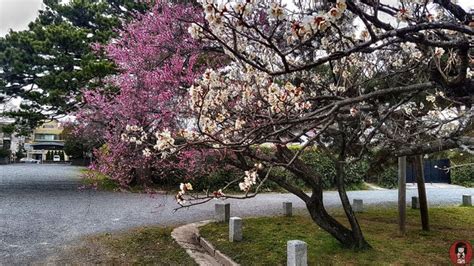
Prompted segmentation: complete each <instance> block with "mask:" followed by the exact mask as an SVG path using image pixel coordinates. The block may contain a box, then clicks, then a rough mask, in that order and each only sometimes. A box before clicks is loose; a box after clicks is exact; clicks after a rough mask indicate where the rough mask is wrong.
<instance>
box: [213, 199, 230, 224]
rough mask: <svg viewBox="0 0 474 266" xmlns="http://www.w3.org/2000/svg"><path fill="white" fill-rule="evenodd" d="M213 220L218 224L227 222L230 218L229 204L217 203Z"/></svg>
mask: <svg viewBox="0 0 474 266" xmlns="http://www.w3.org/2000/svg"><path fill="white" fill-rule="evenodd" d="M215 216H216V217H215V219H216V220H217V221H218V222H224V223H227V222H229V218H230V203H217V204H216V215H215Z"/></svg>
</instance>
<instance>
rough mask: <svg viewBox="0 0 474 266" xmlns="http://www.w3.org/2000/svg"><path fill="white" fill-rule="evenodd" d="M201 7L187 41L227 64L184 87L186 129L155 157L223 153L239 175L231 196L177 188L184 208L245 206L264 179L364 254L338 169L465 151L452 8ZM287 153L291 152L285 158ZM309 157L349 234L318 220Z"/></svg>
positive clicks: (460, 34) (468, 42)
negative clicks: (366, 160) (319, 164)
mask: <svg viewBox="0 0 474 266" xmlns="http://www.w3.org/2000/svg"><path fill="white" fill-rule="evenodd" d="M200 3H201V4H202V8H203V12H204V14H205V19H206V20H205V21H204V22H203V21H194V22H193V23H192V24H191V26H190V28H189V32H190V34H191V35H192V36H193V37H194V38H195V39H197V40H201V41H202V42H203V43H212V44H214V45H215V46H217V47H220V48H221V49H222V50H223V51H224V52H225V53H226V54H227V55H228V56H229V57H230V58H231V59H232V62H231V63H230V64H229V65H227V66H226V67H221V68H216V69H208V70H207V71H206V72H205V73H204V74H203V76H202V77H200V78H198V79H196V80H195V82H194V84H193V85H192V86H191V87H190V88H189V94H190V97H191V100H190V104H189V107H190V110H191V112H192V113H193V114H194V118H195V119H194V120H193V122H195V123H194V126H193V127H191V126H189V125H188V126H187V127H186V128H185V129H186V130H185V131H183V132H180V134H174V133H173V132H167V131H163V132H162V133H160V134H162V135H159V136H158V139H159V141H160V142H162V143H163V145H161V146H160V147H157V150H159V149H161V154H164V155H165V156H166V154H167V153H177V152H178V153H179V151H180V150H181V149H184V148H185V147H187V146H189V145H191V146H193V145H200V146H203V145H205V146H208V147H212V148H213V149H217V150H226V151H232V156H233V159H234V160H233V161H232V163H233V164H235V165H236V166H238V167H240V168H241V169H244V170H246V172H245V176H243V177H242V178H241V179H239V180H236V181H235V182H234V183H233V184H235V185H237V184H238V186H239V187H240V189H241V190H242V191H243V192H244V195H241V196H231V195H226V194H224V192H225V191H224V190H223V189H221V190H217V193H213V194H206V195H201V196H199V195H196V194H192V193H190V190H191V189H192V186H191V185H190V184H188V185H185V184H184V185H183V186H182V187H181V191H180V192H179V194H178V196H177V198H178V201H179V203H180V204H181V205H182V206H183V207H187V206H192V205H193V204H200V203H202V202H206V201H208V200H210V199H212V198H216V197H220V198H250V197H253V196H255V195H256V194H257V193H258V191H259V188H260V187H261V185H262V184H263V183H264V182H265V181H266V180H272V181H273V182H275V183H277V184H278V185H280V186H281V187H282V188H284V189H286V190H287V191H289V192H291V193H293V194H295V195H296V196H298V197H299V198H300V199H301V200H303V201H304V202H305V204H306V206H307V209H308V211H309V213H310V215H311V217H312V219H313V220H314V222H315V223H317V224H318V225H319V226H320V227H321V228H322V229H324V230H326V231H327V232H329V233H330V234H331V235H332V236H334V237H335V238H336V239H337V240H338V241H339V242H340V243H341V244H342V245H343V246H346V247H350V248H357V249H364V248H368V247H370V245H369V244H368V243H367V241H366V240H365V238H364V236H363V234H362V231H361V229H360V226H359V223H358V221H357V218H356V216H355V214H354V212H353V211H352V208H351V205H350V202H349V199H348V197H347V194H346V191H345V186H344V178H345V175H346V172H345V168H346V166H347V165H348V164H350V163H353V162H355V161H357V160H360V159H361V158H363V156H365V155H366V154H368V153H373V152H377V153H384V154H387V155H391V156H404V155H415V154H424V153H430V152H434V151H439V150H443V149H449V148H457V147H459V148H462V149H464V150H466V151H468V152H472V151H473V144H474V140H473V138H472V137H468V135H467V133H468V132H470V131H472V125H473V123H472V116H473V113H474V112H473V109H472V108H473V107H472V99H473V87H474V82H473V80H472V71H471V69H472V67H473V61H472V59H471V58H472V49H473V47H472V38H473V35H474V30H473V28H472V26H473V22H472V15H470V14H469V13H468V12H466V10H464V9H463V8H462V7H461V6H459V5H456V4H453V3H451V2H449V1H441V0H434V1H431V0H426V1H416V0H415V1H405V0H403V1H400V2H398V3H397V4H395V5H391V4H384V3H381V2H378V1H375V2H374V1H369V0H360V1H357V2H356V1H353V0H336V1H295V2H294V3H288V4H287V5H286V6H285V5H283V4H281V3H280V2H277V1H254V0H249V1H213V0H205V1H201V2H200ZM189 21H191V20H189ZM140 134H141V133H140ZM138 135H139V134H137V133H136V132H132V133H130V134H127V135H126V136H125V140H126V141H128V140H129V139H130V138H136V137H138ZM178 138H179V139H182V138H185V141H184V142H182V143H177V142H175V139H178ZM293 143H298V144H299V146H300V148H299V149H298V150H296V151H295V150H291V149H289V148H288V145H289V144H293ZM262 145H266V146H268V145H270V146H272V147H273V149H271V150H270V151H268V149H266V150H264V149H263V148H262ZM308 148H316V149H320V150H323V151H325V152H326V153H327V154H328V155H329V156H330V157H331V158H332V160H333V162H334V165H335V167H336V170H337V171H336V172H337V175H336V180H335V181H336V184H337V189H338V192H339V196H340V199H341V202H342V206H343V208H344V211H345V214H346V216H347V219H348V221H349V227H347V226H345V225H343V224H342V223H340V222H339V221H337V220H336V219H334V218H333V217H332V216H331V215H330V214H329V213H328V212H327V211H326V208H325V206H324V203H323V191H322V174H321V173H317V172H314V171H312V169H311V168H310V167H309V166H308V165H306V164H305V163H304V162H303V161H302V160H301V159H300V158H299V156H300V155H301V154H302V153H304V152H305V150H306V149H308ZM146 149H150V148H148V147H146V148H144V150H146ZM275 168H285V169H286V170H288V171H289V172H291V173H292V174H293V175H294V178H295V179H298V180H300V181H302V182H304V183H305V184H306V185H307V186H308V187H310V188H311V189H312V191H311V193H310V194H307V193H305V192H304V191H303V190H302V189H301V188H300V187H298V186H295V185H294V183H292V182H290V181H291V180H288V179H282V178H281V177H279V176H277V175H275V174H274V172H273V169H275Z"/></svg>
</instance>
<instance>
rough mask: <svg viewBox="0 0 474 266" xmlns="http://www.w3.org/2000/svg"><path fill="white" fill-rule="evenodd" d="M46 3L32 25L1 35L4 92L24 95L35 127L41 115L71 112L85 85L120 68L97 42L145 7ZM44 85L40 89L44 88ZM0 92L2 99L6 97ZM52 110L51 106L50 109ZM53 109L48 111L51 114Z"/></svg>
mask: <svg viewBox="0 0 474 266" xmlns="http://www.w3.org/2000/svg"><path fill="white" fill-rule="evenodd" d="M44 4H45V6H46V9H45V10H43V11H40V14H39V16H38V18H37V19H36V20H35V21H33V22H31V23H30V24H29V26H28V30H25V31H18V32H15V31H10V33H9V34H7V35H6V36H5V37H4V38H0V95H2V94H4V95H7V96H17V97H21V98H22V99H24V100H25V101H24V104H22V105H21V106H20V109H19V110H17V111H15V112H11V113H9V114H8V115H10V116H12V117H15V118H17V125H18V127H19V128H20V129H26V130H28V129H32V128H34V127H35V126H36V125H37V124H38V123H40V121H41V120H43V119H45V118H48V117H52V116H55V115H58V114H66V113H68V112H70V111H73V110H75V109H76V108H77V107H79V106H80V105H81V90H82V89H85V88H94V87H98V86H102V85H103V78H104V77H105V76H107V75H109V74H112V73H115V71H116V68H115V66H114V64H113V63H112V62H110V61H109V60H108V59H106V58H105V56H103V54H102V53H101V52H100V51H94V48H93V47H94V45H93V44H95V43H99V44H100V43H102V44H103V43H106V42H108V40H110V38H112V37H114V36H115V34H116V33H115V32H116V31H115V30H114V29H115V28H117V27H120V25H121V23H122V22H123V21H124V20H126V19H128V18H131V17H133V16H132V12H135V11H144V10H146V8H147V5H146V4H144V3H140V1H133V0H128V1H127V0H108V1H97V0H72V1H70V2H69V3H67V4H60V3H59V1H58V0H44ZM38 89H40V90H38ZM7 98H8V97H5V98H4V99H1V98H0V103H1V102H2V101H6V99H7ZM45 111H47V112H45ZM46 113H47V114H46Z"/></svg>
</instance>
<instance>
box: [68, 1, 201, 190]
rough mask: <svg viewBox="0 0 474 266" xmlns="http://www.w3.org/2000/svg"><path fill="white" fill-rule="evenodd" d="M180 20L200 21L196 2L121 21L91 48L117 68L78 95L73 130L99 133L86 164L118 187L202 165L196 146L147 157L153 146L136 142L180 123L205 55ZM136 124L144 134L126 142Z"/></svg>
mask: <svg viewBox="0 0 474 266" xmlns="http://www.w3.org/2000/svg"><path fill="white" fill-rule="evenodd" d="M182 18H187V19H190V20H193V21H202V18H201V15H200V12H197V11H196V8H195V7H192V6H185V5H156V6H155V7H154V8H152V9H151V11H150V12H148V13H146V14H143V15H138V16H137V18H136V19H135V20H133V21H132V22H130V23H129V24H127V25H125V26H124V28H123V30H121V31H120V32H119V37H118V38H117V39H115V40H113V41H112V42H111V43H110V44H109V45H107V46H104V47H102V46H98V47H96V48H97V49H100V50H103V51H105V52H106V54H107V55H108V57H109V58H110V59H111V60H112V61H113V62H114V63H115V64H116V65H117V66H118V68H119V70H120V74H118V75H116V76H112V77H109V78H108V80H107V84H108V87H106V88H103V89H102V90H89V91H86V92H85V93H84V102H85V105H84V107H83V108H82V109H81V111H80V112H79V113H78V114H77V120H78V121H79V123H80V125H79V132H80V133H81V134H84V135H86V136H89V137H91V138H98V139H101V141H102V143H103V144H104V145H103V146H102V147H101V148H100V149H97V150H96V151H95V159H96V160H95V162H94V164H93V165H92V168H93V169H94V170H96V171H97V172H99V173H102V174H105V175H107V176H108V177H110V178H112V179H114V180H116V181H118V182H119V183H120V184H121V185H122V186H123V187H127V186H129V185H130V184H136V183H140V184H147V183H149V182H151V181H153V180H154V179H155V181H156V179H159V178H162V177H164V176H171V175H173V176H180V177H189V176H195V175H198V173H203V171H206V168H205V166H204V164H203V163H202V161H203V160H204V159H205V158H206V156H204V155H203V154H202V153H201V152H200V151H198V150H196V149H193V150H187V151H183V152H181V153H180V156H179V158H178V157H176V156H173V157H169V158H167V160H161V157H160V156H158V157H157V156H152V150H153V147H151V150H150V149H145V150H144V149H143V148H142V147H141V146H142V144H143V143H145V142H149V141H151V139H152V138H153V136H154V134H153V133H154V132H155V131H157V130H158V129H159V130H160V131H162V130H163V131H165V132H167V133H165V134H164V135H166V134H177V133H178V132H177V130H179V129H181V128H185V127H186V124H187V123H188V119H189V115H190V113H189V112H188V111H187V110H185V109H183V108H182V106H185V105H186V99H187V98H188V94H187V89H186V88H187V87H189V86H190V85H191V84H192V82H193V80H194V79H195V78H196V77H197V74H196V73H199V69H201V68H202V66H203V65H205V64H206V62H207V61H209V60H206V58H203V57H202V56H201V57H200V53H201V52H202V45H201V44H200V43H199V42H198V41H197V40H194V39H193V38H191V36H190V35H189V33H188V32H187V31H188V27H189V24H188V23H186V22H183V21H182V20H181V19H182ZM198 60H200V62H197V61H198ZM139 130H140V131H141V132H143V134H141V135H139V136H137V137H136V138H135V137H134V138H127V139H126V140H127V141H124V140H125V138H126V137H125V133H127V132H138V131H139ZM145 132H147V133H152V134H151V136H150V137H148V136H146V134H144V133H145ZM157 136H159V135H157ZM155 144H156V143H155ZM160 147H161V146H160ZM155 148H158V146H156V147H155Z"/></svg>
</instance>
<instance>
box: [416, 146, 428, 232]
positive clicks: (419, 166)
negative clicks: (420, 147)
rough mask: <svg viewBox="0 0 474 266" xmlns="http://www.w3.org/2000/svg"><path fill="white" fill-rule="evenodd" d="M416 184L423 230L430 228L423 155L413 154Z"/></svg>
mask: <svg viewBox="0 0 474 266" xmlns="http://www.w3.org/2000/svg"><path fill="white" fill-rule="evenodd" d="M415 173H416V184H417V187H418V198H419V200H420V215H421V228H422V229H423V230H424V231H429V230H430V222H429V214H428V200H427V198H426V188H425V177H424V171H423V157H421V155H416V156H415Z"/></svg>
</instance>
